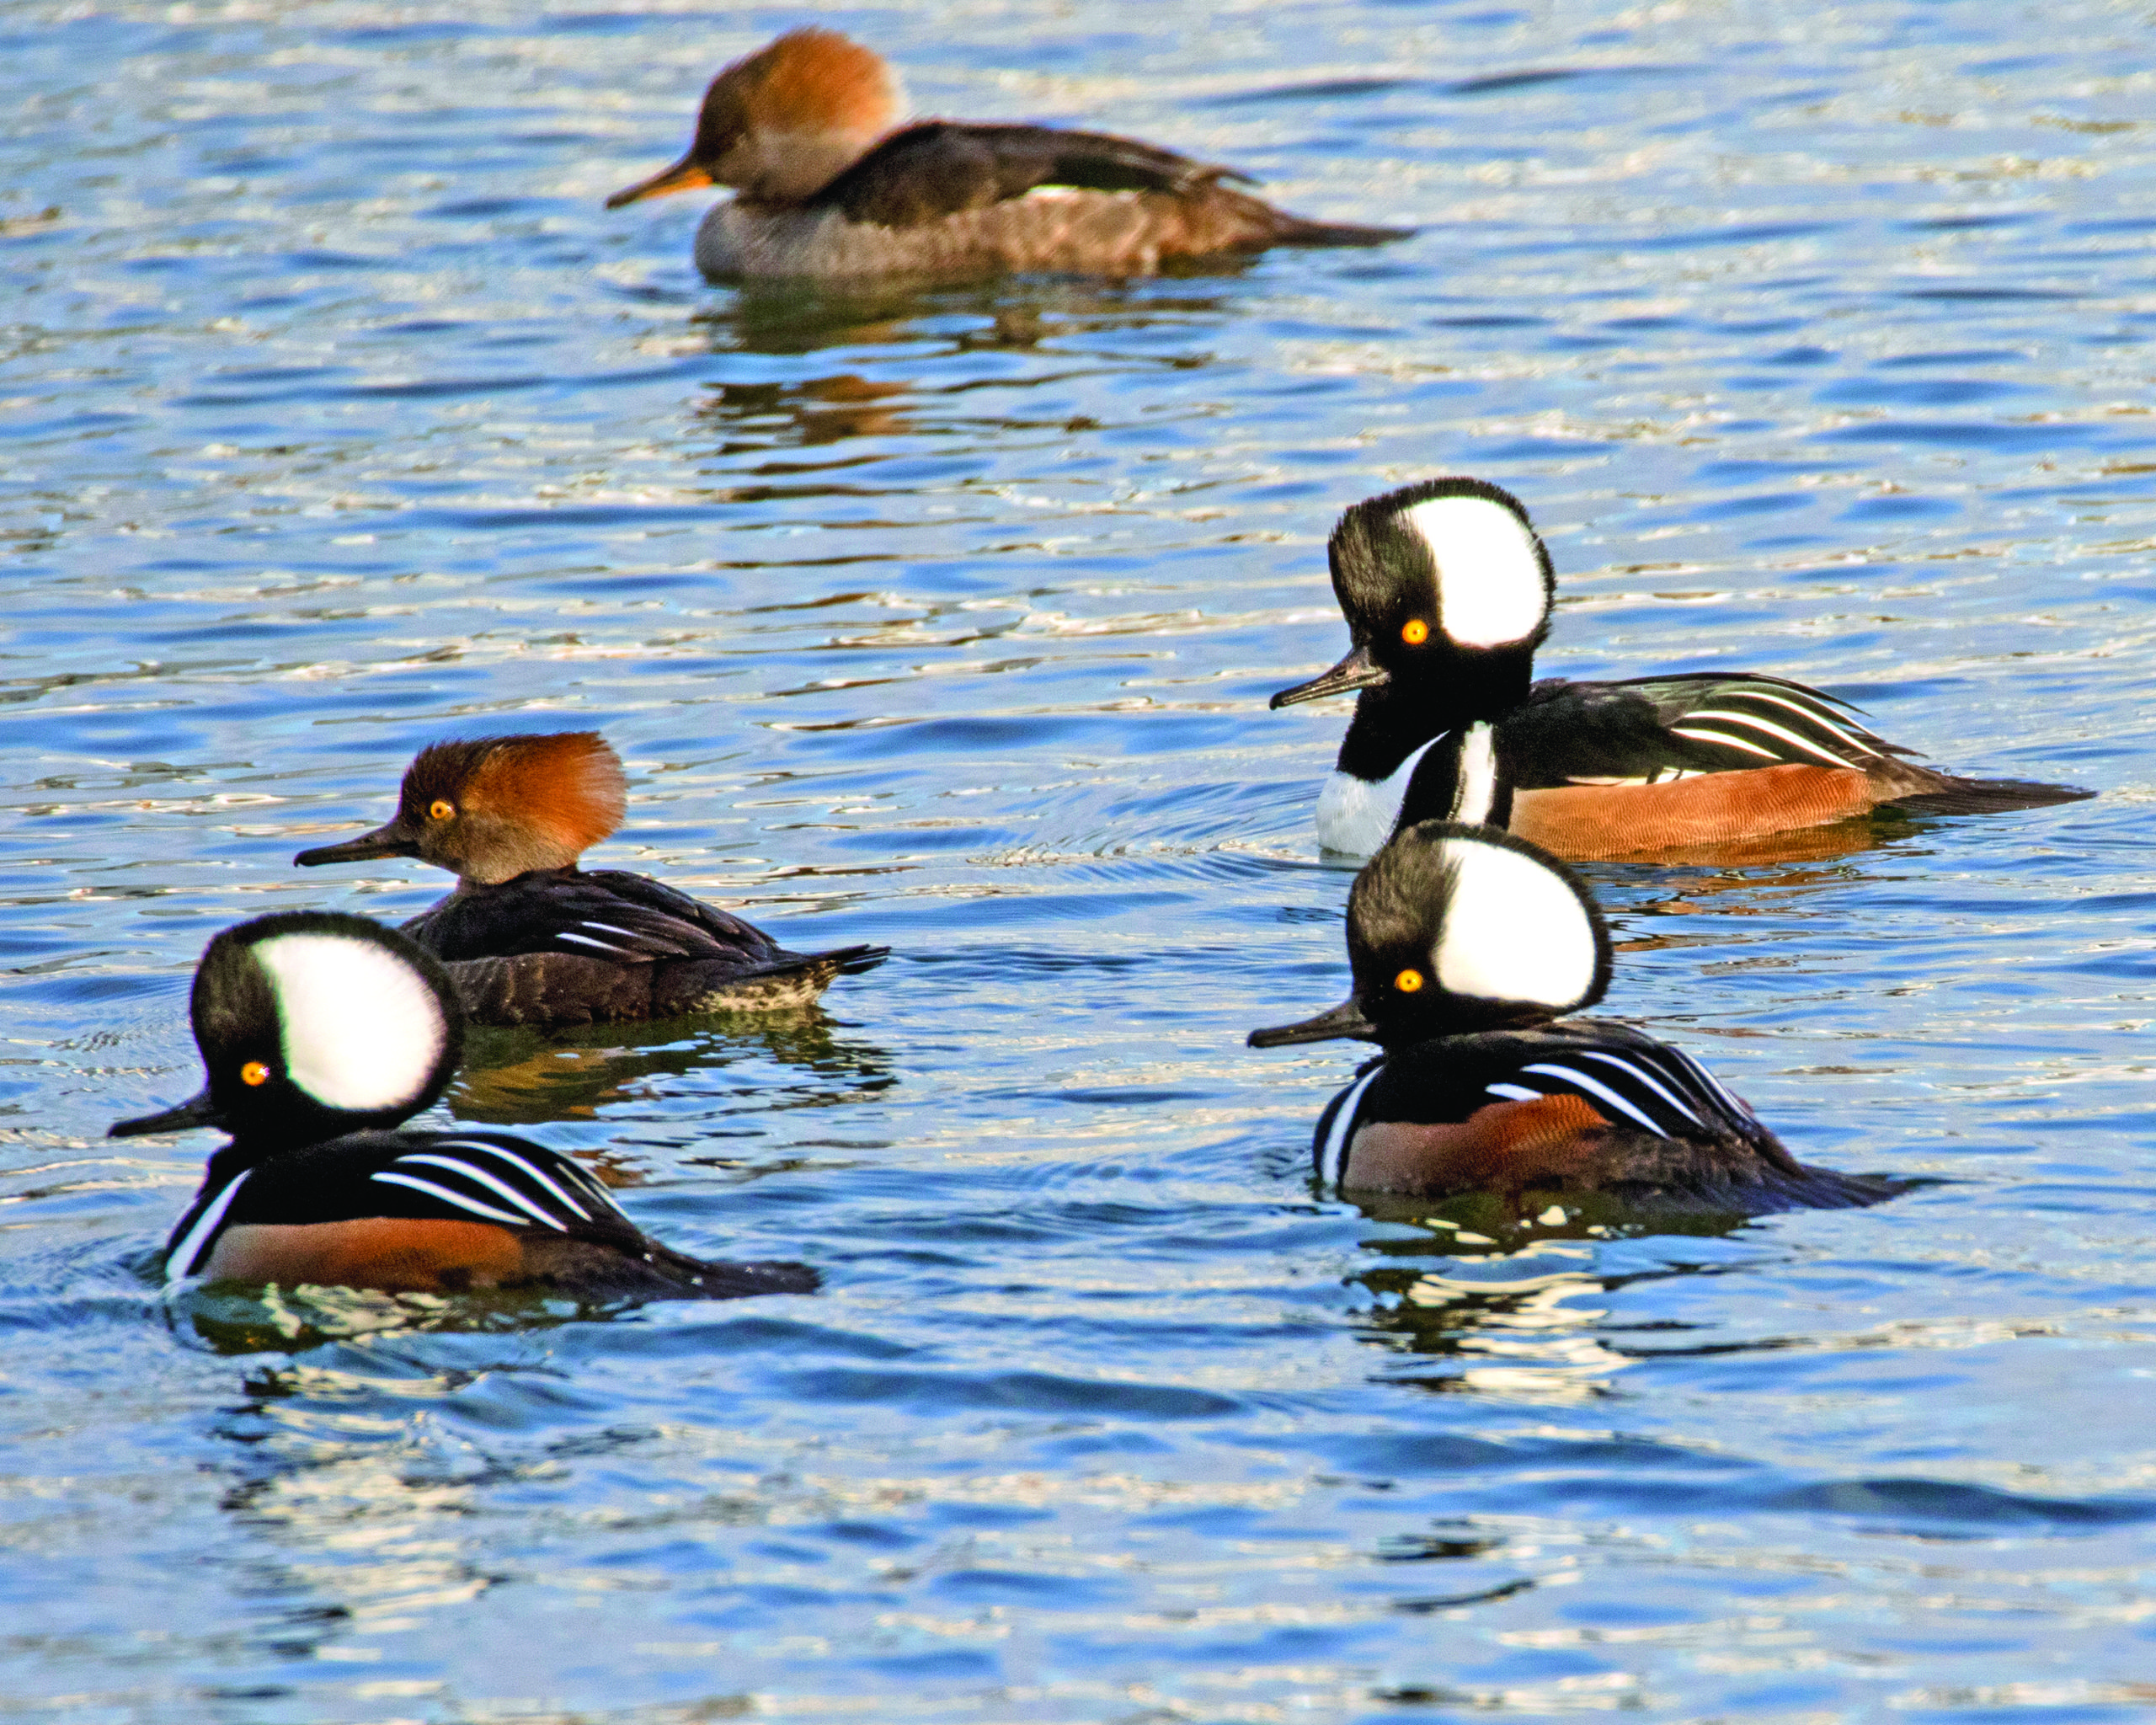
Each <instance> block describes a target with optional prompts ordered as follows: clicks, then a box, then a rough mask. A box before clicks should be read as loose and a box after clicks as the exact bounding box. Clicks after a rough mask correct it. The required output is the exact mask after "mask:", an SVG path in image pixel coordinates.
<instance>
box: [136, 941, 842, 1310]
mask: <svg viewBox="0 0 2156 1725" xmlns="http://www.w3.org/2000/svg"><path fill="white" fill-rule="evenodd" d="M190 1012H191V1017H192V1018H193V1022H194V1026H195V1046H196V1047H197V1048H199V1049H200V1050H201V1054H202V1065H203V1066H204V1068H205V1070H206V1071H207V1072H208V1074H209V1082H208V1084H206V1085H205V1087H203V1089H202V1091H201V1092H200V1094H199V1095H197V1096H195V1097H192V1098H190V1099H189V1100H188V1101H186V1102H184V1103H181V1104H180V1105H179V1107H178V1108H168V1109H166V1110H165V1111H164V1112H163V1114H150V1115H147V1116H146V1117H144V1118H143V1119H136V1120H122V1121H120V1122H119V1123H118V1124H115V1126H114V1127H113V1128H112V1129H111V1134H110V1135H111V1136H113V1137H115V1138H134V1137H139V1136H140V1135H142V1134H143V1133H146V1132H178V1131H184V1130H187V1129H189V1128H190V1127H195V1126H215V1127H217V1128H219V1129H221V1130H223V1131H226V1132H228V1133H230V1134H231V1135H232V1142H231V1143H230V1144H228V1145H227V1146H225V1147H224V1148H223V1149H222V1150H221V1151H217V1152H216V1154H215V1155H214V1156H211V1158H210V1166H209V1169H208V1172H207V1173H206V1174H205V1177H204V1178H203V1182H202V1189H201V1190H200V1192H198V1193H197V1194H195V1202H194V1203H193V1204H191V1205H189V1208H188V1211H187V1214H186V1215H184V1216H182V1217H181V1218H180V1220H179V1226H178V1227H176V1228H175V1229H173V1234H172V1238H171V1239H170V1240H169V1241H168V1242H166V1245H165V1268H166V1272H167V1274H168V1277H169V1278H170V1279H172V1280H173V1281H175V1282H176V1281H179V1280H182V1279H186V1278H188V1277H195V1276H199V1277H201V1278H204V1279H206V1280H209V1281H213V1282H276V1283H280V1284H283V1285H286V1286H288V1287H290V1286H296V1285H297V1284H301V1283H314V1284H321V1285H323V1286H330V1287H347V1288H378V1289H382V1290H386V1291H387V1292H390V1293H392V1294H395V1293H461V1292H465V1291H468V1290H473V1289H482V1288H514V1287H524V1286H536V1287H546V1288H552V1289H557V1290H562V1291H563V1292H567V1293H574V1294H581V1295H590V1296H592V1297H597V1298H606V1297H615V1296H623V1295H633V1296H638V1297H647V1298H648V1297H656V1296H661V1295H680V1296H683V1297H686V1298H696V1299H714V1300H715V1299H723V1298H728V1297H731V1296H733V1295H744V1294H802V1293H807V1292H809V1291H810V1290H813V1289H814V1287H815V1286H816V1282H817V1278H816V1273H815V1272H814V1270H812V1269H809V1268H808V1267H807V1266H806V1265H803V1264H796V1263H745V1264H740V1263H704V1262H703V1261H702V1260H701V1259H699V1258H689V1257H686V1256H684V1255H683V1254H682V1253H680V1252H675V1251H674V1250H672V1249H671V1248H670V1247H664V1246H661V1245H660V1244H659V1242H657V1241H655V1240H652V1239H649V1238H648V1237H646V1236H644V1235H643V1233H641V1232H640V1231H638V1228H637V1226H636V1225H635V1224H634V1223H633V1222H632V1221H631V1220H629V1219H628V1217H627V1216H626V1215H623V1214H622V1211H621V1209H620V1207H619V1206H618V1205H616V1204H615V1202H614V1200H613V1199H612V1198H611V1197H610V1196H609V1195H608V1194H607V1191H606V1188H605V1187H604V1186H601V1185H600V1183H598V1181H596V1180H595V1179H594V1178H592V1177H591V1175H590V1174H589V1173H588V1172H585V1171H584V1168H582V1167H579V1165H578V1164H577V1163H576V1162H573V1161H571V1160H570V1159H569V1158H568V1156H563V1155H561V1154H560V1153H559V1152H558V1151H552V1150H548V1149H547V1147H546V1146H543V1145H539V1144H534V1143H532V1142H531V1140H528V1139H524V1138H515V1137H511V1136H510V1135H508V1134H506V1133H501V1132H405V1131H399V1130H395V1129H396V1128H397V1127H398V1125H399V1124H401V1123H402V1122H403V1121H404V1120H407V1119H409V1118H410V1117H411V1116H412V1115H414V1114H417V1113H418V1112H419V1110H420V1109H422V1108H426V1107H429V1106H430V1105H431V1104H432V1103H434V1102H435V1099H436V1098H437V1097H440V1094H441V1093H442V1091H443V1089H444V1088H445V1087H446V1086H447V1085H448V1083H449V1081H450V1079H451V1077H452V1076H454V1075H455V1073H456V1062H457V1057H458V1055H460V1054H461V1053H462V1049H463V1042H464V1013H463V1011H462V1007H459V1005H458V1004H457V1000H456V991H455V990H454V989H453V988H452V987H451V985H450V980H449V978H448V976H447V975H446V974H445V973H444V969H443V967H442V966H441V965H440V964H438V963H437V962H436V961H435V959H434V958H433V957H432V955H430V953H427V952H426V951H424V949H423V948H420V947H419V946H416V945H414V943H412V942H411V941H408V940H407V939H406V938H405V937H403V935H401V934H398V933H395V932H392V931H391V930H389V929H387V928H384V927H382V926H381V925H380V924H379V923H376V922H370V921H367V920H366V918H365V917H364V916H340V915H335V914H330V913H324V912H318V911H286V912H284V913H281V914H280V915H277V916H259V917H257V918H255V920H254V921H252V922H243V923H241V924H240V925H239V926H238V927H237V928H228V929H227V930H226V931H225V932H223V933H222V934H220V935H219V936H218V937H216V939H215V940H213V941H211V943H210V945H209V948H208V949H207V950H206V951H205V952H204V953H203V954H202V962H201V964H200V965H199V966H198V967H197V968H196V969H195V991H194V996H193V999H192V1001H191V1006H190Z"/></svg>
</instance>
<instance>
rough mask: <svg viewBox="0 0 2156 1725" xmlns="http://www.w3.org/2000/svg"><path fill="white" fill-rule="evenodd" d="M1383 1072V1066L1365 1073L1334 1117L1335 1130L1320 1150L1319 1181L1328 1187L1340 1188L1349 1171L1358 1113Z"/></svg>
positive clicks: (1355, 1083)
mask: <svg viewBox="0 0 2156 1725" xmlns="http://www.w3.org/2000/svg"><path fill="white" fill-rule="evenodd" d="M1382 1071H1385V1068H1384V1067H1382V1066H1379V1067H1377V1068H1375V1069H1374V1071H1369V1072H1365V1073H1364V1075H1363V1076H1361V1077H1359V1078H1358V1079H1357V1080H1356V1081H1354V1082H1353V1084H1351V1085H1349V1086H1348V1089H1347V1091H1346V1092H1345V1093H1344V1094H1342V1097H1341V1098H1340V1106H1339V1108H1337V1110H1336V1111H1335V1112H1334V1114H1333V1116H1332V1130H1331V1131H1329V1132H1327V1133H1326V1135H1325V1142H1324V1143H1322V1144H1321V1145H1320V1146H1318V1151H1317V1172H1318V1178H1320V1179H1321V1180H1322V1181H1323V1182H1324V1183H1326V1185H1327V1186H1337V1185H1338V1184H1339V1183H1340V1177H1341V1175H1342V1173H1344V1172H1346V1171H1347V1167H1348V1141H1349V1140H1351V1139H1353V1137H1354V1135H1355V1110H1356V1109H1358V1108H1360V1107H1362V1105H1363V1092H1364V1091H1366V1090H1368V1089H1369V1087H1370V1086H1371V1085H1372V1084H1374V1083H1375V1082H1376V1081H1377V1076H1378V1073H1380V1072H1382Z"/></svg>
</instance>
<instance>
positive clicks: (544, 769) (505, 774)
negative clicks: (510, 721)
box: [398, 731, 628, 868]
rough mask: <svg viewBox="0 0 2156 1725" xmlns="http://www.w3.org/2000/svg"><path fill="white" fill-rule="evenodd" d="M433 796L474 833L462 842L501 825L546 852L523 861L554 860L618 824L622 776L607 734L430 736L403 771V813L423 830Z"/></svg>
mask: <svg viewBox="0 0 2156 1725" xmlns="http://www.w3.org/2000/svg"><path fill="white" fill-rule="evenodd" d="M437 799H439V800H441V801H444V802H446V803H448V804H451V806H452V807H453V809H455V811H456V816H457V825H459V826H462V827H463V828H464V829H465V830H466V831H467V833H470V834H471V835H472V836H471V837H470V838H467V841H466V844H467V845H471V844H475V843H479V842H483V841H481V840H480V839H479V838H478V835H479V834H482V833H485V832H488V831H490V830H492V831H502V830H506V831H508V832H513V833H514V834H515V836H516V837H517V839H518V840H519V841H520V845H521V847H523V848H526V849H529V850H533V851H541V852H545V853H547V857H548V859H549V860H547V861H546V862H537V861H533V862H527V863H526V864H525V866H526V867H557V868H558V867H562V866H565V865H566V864H568V863H573V862H574V861H575V860H576V858H577V857H579V855H580V854H582V853H583V852H584V851H586V850H588V849H590V847H591V846H593V845H595V844H597V843H598V842H599V841H600V840H601V839H603V838H605V837H606V836H607V835H608V834H610V833H611V832H612V831H613V830H615V828H616V827H618V826H619V825H621V824H622V814H623V812H624V811H625V809H626V808H627V802H628V784H627V780H626V778H625V777H623V775H622V761H621V757H620V756H618V755H616V754H615V752H614V750H613V746H612V745H611V744H609V743H608V742H607V740H606V738H604V737H602V736H600V734H599V733H598V732H597V731H563V732H560V733H558V734H554V735H552V736H515V737H490V738H487V739H484V740H478V741H462V740H459V741H454V742H446V743H433V744H430V745H428V746H427V747H426V748H424V749H422V750H420V751H419V757H418V758H417V759H416V760H414V761H413V763H412V765H411V767H410V770H409V771H408V772H406V773H405V775H404V783H403V789H402V791H401V793H400V794H399V797H398V801H399V804H400V805H401V809H400V814H401V818H402V820H403V821H404V822H405V823H407V824H408V825H409V826H410V827H411V828H412V829H413V830H415V831H422V832H424V831H426V830H428V829H429V828H430V826H431V825H435V824H436V823H435V822H433V821H431V820H430V809H431V807H432V805H433V804H434V803H435V801H436V800H437ZM463 848H464V846H458V849H460V850H462V849H463ZM445 860H447V859H445Z"/></svg>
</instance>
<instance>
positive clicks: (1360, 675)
mask: <svg viewBox="0 0 2156 1725" xmlns="http://www.w3.org/2000/svg"><path fill="white" fill-rule="evenodd" d="M1390 681H1392V673H1391V672H1390V671H1389V670H1386V669H1385V667H1384V666H1383V665H1380V664H1379V663H1378V662H1377V661H1376V660H1374V659H1372V658H1371V657H1370V649H1369V648H1368V647H1358V648H1356V649H1355V650H1354V651H1353V652H1352V653H1350V654H1348V656H1347V657H1346V658H1345V659H1343V660H1341V661H1340V663H1339V664H1337V665H1334V666H1333V667H1332V669H1331V670H1329V671H1327V672H1326V674H1325V675H1324V676H1317V677H1312V678H1311V679H1310V681H1308V682H1307V683H1298V684H1296V685H1295V686H1294V688H1292V689H1283V690H1282V691H1281V692H1279V693H1278V694H1277V695H1275V696H1274V697H1273V699H1272V701H1271V702H1268V703H1267V704H1268V705H1270V706H1271V707H1272V708H1273V709H1274V710H1275V711H1276V712H1277V711H1278V709H1279V708H1283V707H1294V706H1296V705H1298V704H1299V703H1300V702H1305V701H1322V700H1323V699H1324V698H1325V697H1326V696H1327V695H1352V694H1353V693H1354V692H1355V691H1356V690H1358V689H1374V688H1376V687H1378V686H1380V684H1384V683H1389V682H1390Z"/></svg>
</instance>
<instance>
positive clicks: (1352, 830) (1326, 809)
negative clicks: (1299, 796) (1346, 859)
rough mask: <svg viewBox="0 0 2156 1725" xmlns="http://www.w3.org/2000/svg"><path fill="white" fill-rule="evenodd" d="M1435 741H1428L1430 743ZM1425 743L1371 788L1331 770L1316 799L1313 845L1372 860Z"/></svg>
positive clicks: (1386, 834)
mask: <svg viewBox="0 0 2156 1725" xmlns="http://www.w3.org/2000/svg"><path fill="white" fill-rule="evenodd" d="M1437 740H1438V739H1437V738H1435V737H1433V738H1431V739H1430V743H1434V742H1436V741H1437ZM1430 743H1425V744H1423V745H1422V747H1421V748H1419V749H1417V750H1416V751H1415V752H1414V753H1413V754H1412V755H1410V756H1408V757H1407V758H1406V760H1405V761H1401V763H1400V765H1399V766H1397V767H1396V768H1394V769H1393V774H1392V777H1390V778H1385V779H1380V780H1378V781H1377V782H1376V783H1374V784H1373V783H1372V782H1370V781H1369V779H1366V778H1357V777H1355V775H1354V774H1353V773H1352V772H1341V771H1340V769H1339V768H1338V767H1337V766H1336V767H1335V768H1333V770H1332V776H1331V777H1330V778H1328V779H1327V780H1326V782H1325V788H1324V789H1323V790H1321V791H1320V792H1319V793H1318V797H1317V841H1318V843H1319V844H1321V845H1322V846H1324V847H1325V848H1326V850H1328V851H1338V852H1342V853H1343V854H1345V855H1347V856H1350V857H1372V856H1375V855H1376V854H1377V852H1379V851H1380V850H1382V849H1383V848H1384V846H1385V841H1386V840H1387V839H1389V838H1390V837H1391V836H1392V829H1393V824H1394V823H1395V822H1396V821H1397V820H1399V819H1400V805H1401V802H1402V801H1404V800H1405V799H1406V795H1407V782H1408V780H1410V779H1412V778H1413V777H1415V769H1416V767H1417V766H1420V765H1421V764H1422V757H1423V756H1425V755H1427V754H1428V752H1429V750H1430Z"/></svg>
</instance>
